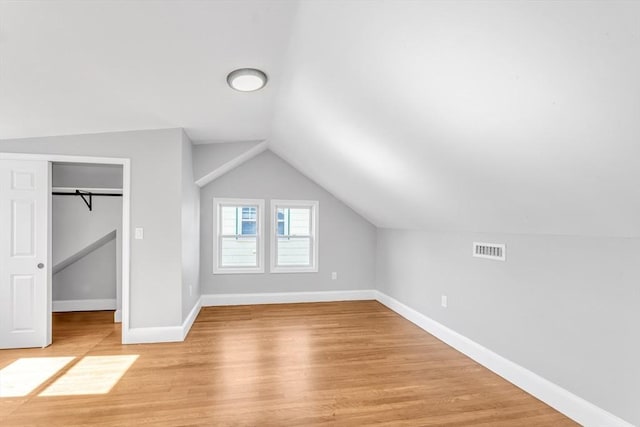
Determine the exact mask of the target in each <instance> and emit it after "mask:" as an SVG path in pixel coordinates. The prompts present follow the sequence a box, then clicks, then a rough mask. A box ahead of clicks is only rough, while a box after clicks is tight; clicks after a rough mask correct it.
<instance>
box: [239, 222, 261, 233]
mask: <svg viewBox="0 0 640 427" xmlns="http://www.w3.org/2000/svg"><path fill="white" fill-rule="evenodd" d="M242 234H243V235H247V234H249V235H250V234H253V235H256V234H258V227H257V225H256V222H255V221H242Z"/></svg>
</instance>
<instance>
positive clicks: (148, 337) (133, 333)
mask: <svg viewBox="0 0 640 427" xmlns="http://www.w3.org/2000/svg"><path fill="white" fill-rule="evenodd" d="M183 340H184V339H183V337H182V326H155V327H151V328H130V329H129V333H128V334H127V344H151V343H161V342H180V341H183Z"/></svg>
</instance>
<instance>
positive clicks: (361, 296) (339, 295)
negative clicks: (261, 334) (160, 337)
mask: <svg viewBox="0 0 640 427" xmlns="http://www.w3.org/2000/svg"><path fill="white" fill-rule="evenodd" d="M375 299H376V291H375V290H373V289H363V290H357V291H320V292H272V293H259V294H209V295H202V297H201V300H202V306H203V307H212V306H222V305H251V304H285V303H297V302H331V301H361V300H375Z"/></svg>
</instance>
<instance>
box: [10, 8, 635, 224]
mask: <svg viewBox="0 0 640 427" xmlns="http://www.w3.org/2000/svg"><path fill="white" fill-rule="evenodd" d="M0 59H1V61H0V139H2V138H15V137H30V136H45V135H54V134H66V133H86V132H101V131H109V130H126V129H144V128H159V127H183V128H185V130H186V132H187V134H188V135H189V137H190V138H191V139H192V140H193V141H199V142H212V141H218V142H219V141H224V142H233V141H258V140H264V139H267V140H268V141H269V148H270V149H272V150H273V151H275V152H276V153H277V154H278V155H280V156H281V157H283V158H285V159H286V160H288V161H289V162H290V163H291V164H293V165H294V166H295V167H296V168H297V169H299V170H300V171H301V172H303V173H305V174H306V175H308V176H309V177H310V178H312V179H313V180H315V181H316V182H318V183H319V184H321V185H322V186H324V187H325V188H327V189H328V190H329V191H331V192H332V193H334V194H335V195H336V196H337V197H339V198H341V199H342V200H343V201H345V202H346V203H348V204H349V205H350V206H352V207H353V208H354V209H355V210H356V211H358V212H360V213H361V214H363V215H364V216H365V217H366V218H368V219H370V220H371V221H372V222H373V223H374V224H376V225H378V226H381V227H398V228H420V229H433V230H459V231H496V232H513V233H552V234H570V235H571V234H580V235H612V236H640V220H639V219H640V186H639V183H640V172H639V169H640V168H638V159H639V158H640V155H639V154H640V78H638V76H640V2H631V1H604V0H603V1H593V2H574V1H566V2H563V1H547V2H545V1H537V2H528V1H511V2H504V1H491V2H488V1H474V2H470V1H461V2H456V1H442V2H439V1H424V2H418V1H411V2H404V1H374V0H370V1H366V2H365V1H339V2H338V1H330V0H327V1H304V2H299V3H298V2H293V1H217V2H200V1H184V2H177V1H176V2H171V1H166V2H155V1H142V2H138V1H132V2H115V1H114V2H105V1H95V2H68V1H64V2H55V4H54V3H48V2H2V3H0ZM242 66H253V67H258V68H261V69H264V70H265V71H266V72H267V73H268V74H269V77H270V82H269V84H268V85H267V87H266V88H265V89H264V90H262V91H259V92H256V93H250V94H247V93H239V92H235V91H232V90H231V89H229V88H228V87H227V86H226V82H225V77H226V74H227V73H228V72H229V71H230V70H232V69H234V68H237V67H242Z"/></svg>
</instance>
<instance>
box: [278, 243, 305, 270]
mask: <svg viewBox="0 0 640 427" xmlns="http://www.w3.org/2000/svg"><path fill="white" fill-rule="evenodd" d="M277 252H278V259H277V265H278V266H309V265H311V238H309V237H278V250H277Z"/></svg>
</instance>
